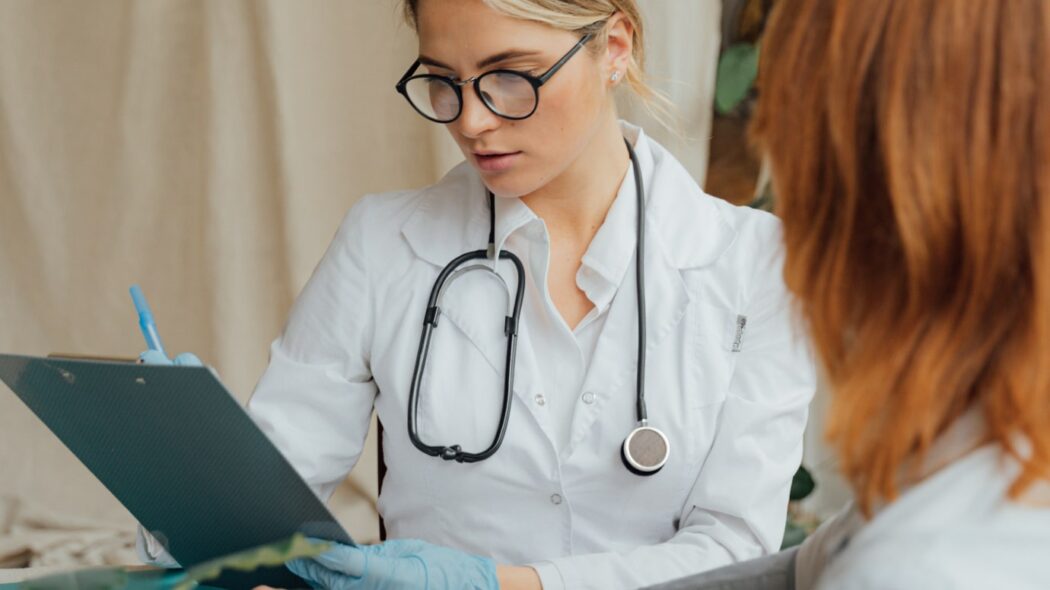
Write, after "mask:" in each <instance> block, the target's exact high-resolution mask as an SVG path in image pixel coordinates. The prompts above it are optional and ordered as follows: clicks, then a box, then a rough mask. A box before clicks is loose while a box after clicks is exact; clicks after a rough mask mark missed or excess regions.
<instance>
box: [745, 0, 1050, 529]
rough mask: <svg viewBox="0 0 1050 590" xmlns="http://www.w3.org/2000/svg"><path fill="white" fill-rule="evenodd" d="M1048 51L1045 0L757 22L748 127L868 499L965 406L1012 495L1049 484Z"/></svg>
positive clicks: (839, 425) (826, 6)
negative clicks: (1003, 468) (1012, 466)
mask: <svg viewBox="0 0 1050 590" xmlns="http://www.w3.org/2000/svg"><path fill="white" fill-rule="evenodd" d="M1048 60H1050V2H1047V1H1046V0H1009V1H1003V0H879V1H850V2H842V1H839V0H780V1H779V3H778V6H777V7H776V11H775V14H774V15H773V17H772V19H771V21H770V24H769V27H768V29H767V31H766V33H765V37H764V39H763V44H762V64H761V71H760V76H759V82H758V89H759V106H758V111H757V114H756V120H755V124H754V127H753V129H752V133H753V136H754V138H755V140H756V142H757V143H758V145H759V146H760V147H761V148H762V149H763V151H764V152H765V153H766V154H768V157H769V158H770V162H771V165H772V169H773V177H774V190H775V193H776V195H777V198H778V208H779V209H778V213H779V214H780V216H781V217H782V219H783V223H784V239H785V246H786V263H785V280H786V282H787V284H788V287H789V288H790V289H791V291H792V292H793V293H794V294H795V296H796V298H797V301H798V303H799V305H800V308H801V311H802V313H803V316H804V317H805V318H806V321H807V323H808V325H809V327H810V329H811V333H812V336H813V340H814V344H815V346H816V348H817V351H818V352H819V354H820V356H821V358H822V360H823V362H824V364H825V367H826V370H827V374H828V377H829V380H830V383H831V386H832V389H833V395H832V406H831V411H830V414H829V418H828V429H827V435H828V438H829V440H830V441H831V443H832V444H833V445H834V446H835V448H836V450H837V453H838V456H839V459H840V463H841V465H840V466H841V469H842V471H843V473H844V474H845V475H846V477H847V478H848V479H849V480H850V482H851V483H852V485H853V487H854V488H855V491H856V492H857V496H858V499H859V501H860V504H861V506H862V507H863V508H864V509H865V510H869V509H870V507H871V506H872V504H873V503H874V502H876V501H877V500H879V499H890V500H891V499H893V498H894V497H895V495H896V491H897V488H896V484H897V482H898V478H899V475H900V472H901V468H902V467H904V466H906V465H909V464H914V463H917V462H912V459H914V458H921V457H922V456H923V455H924V454H925V452H926V450H927V449H928V448H929V446H930V444H931V442H932V441H933V440H934V439H935V438H936V437H937V436H938V435H939V434H940V433H942V432H943V431H944V430H945V429H946V428H947V427H948V426H949V425H950V424H951V423H952V422H953V421H954V420H955V419H956V418H958V417H959V416H960V415H961V414H962V413H963V412H965V411H966V410H968V409H970V408H977V409H978V410H979V411H980V412H981V413H982V414H983V417H984V421H985V423H986V424H987V428H988V432H987V436H988V439H989V440H990V441H995V442H998V443H999V444H1001V445H1002V446H1003V448H1005V449H1006V450H1007V451H1008V452H1010V453H1011V454H1013V455H1014V456H1015V457H1017V459H1018V460H1019V461H1020V463H1021V465H1022V471H1021V474H1020V476H1019V477H1018V478H1017V480H1016V481H1015V482H1014V483H1013V486H1012V488H1011V495H1012V496H1013V497H1015V498H1016V497H1017V496H1018V495H1019V494H1021V493H1022V492H1023V491H1024V490H1025V489H1026V488H1027V487H1028V486H1029V485H1030V484H1032V483H1033V482H1035V481H1036V480H1040V479H1050V368H1048V364H1047V363H1048V362H1050V202H1048V199H1050V67H1048V65H1047V64H1048ZM1019 435H1020V436H1019ZM1019 439H1020V440H1025V441H1026V442H1025V444H1026V446H1030V448H1027V449H1026V450H1024V451H1023V452H1022V451H1021V449H1018V448H1017V447H1016V446H1015V443H1016V442H1017V441H1018V440H1019Z"/></svg>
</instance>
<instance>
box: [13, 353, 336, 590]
mask: <svg viewBox="0 0 1050 590" xmlns="http://www.w3.org/2000/svg"><path fill="white" fill-rule="evenodd" d="M0 380H2V381H4V383H6V384H7V385H8V387H10V388H11V390H12V391H14V393H15V394H16V395H17V396H18V397H19V398H20V399H21V400H22V401H23V402H24V403H25V404H26V405H27V406H28V407H29V409H30V410H32V412H33V413H34V414H36V415H37V417H38V418H40V420H41V421H42V422H43V423H44V424H45V425H46V426H47V427H48V428H49V429H50V430H51V432H53V433H54V434H55V436H57V437H58V438H59V439H60V440H61V441H62V443H63V444H65V445H66V447H67V448H69V450H70V451H72V452H73V454H74V455H76V457H77V459H79V460H80V461H81V463H83V464H84V465H85V466H86V467H87V468H88V469H89V470H90V471H91V473H92V474H94V475H95V477H97V478H98V479H99V481H101V482H102V484H103V485H105V486H106V488H108V489H109V491H110V492H111V493H112V494H113V495H114V496H116V498H117V499H118V500H119V501H120V502H121V503H122V504H123V505H124V507H125V508H127V509H128V511H129V512H131V514H132V515H134V516H135V518H136V519H138V521H139V522H140V523H141V524H142V526H143V527H144V528H146V529H147V530H149V531H150V532H151V533H152V534H153V535H154V536H155V537H157V539H158V540H160V541H161V543H162V544H164V545H165V546H166V547H167V549H168V551H169V553H171V555H172V556H173V557H174V558H175V559H176V560H177V561H178V562H179V563H180V564H182V565H183V566H184V567H188V566H192V565H196V564H198V563H202V562H204V561H208V560H211V559H214V558H217V557H221V556H224V555H228V554H230V553H234V552H237V551H241V550H244V549H249V548H252V547H256V546H259V545H262V544H266V543H271V542H274V541H279V540H282V539H285V538H287V537H289V536H291V535H292V534H294V533H296V532H300V533H303V534H306V535H308V536H311V537H318V538H322V539H326V540H331V541H339V542H342V543H347V544H352V543H353V540H352V539H351V538H350V535H349V534H347V532H346V531H345V530H344V529H343V527H342V526H341V525H340V524H339V523H338V522H337V521H336V519H335V518H334V517H333V516H332V514H331V513H330V512H329V511H328V509H327V508H326V507H325V505H324V504H323V503H322V502H321V501H320V500H319V499H318V498H317V497H316V496H315V495H314V493H313V491H312V490H311V489H310V487H309V486H308V485H307V484H306V482H304V481H303V480H302V478H300V477H299V475H298V473H296V471H295V469H294V468H293V467H292V466H291V465H290V464H289V463H288V461H287V460H286V459H285V458H284V456H283V455H282V454H281V452H280V451H279V450H278V449H277V448H276V447H275V446H274V445H273V443H271V442H270V440H269V439H268V438H267V436H266V435H265V434H264V433H263V432H262V431H261V430H259V428H258V427H257V426H256V425H255V423H254V422H253V421H252V419H251V417H249V416H248V414H247V412H245V410H244V409H243V408H242V407H241V405H240V404H239V403H238V402H237V400H236V399H235V398H234V397H233V396H232V395H231V394H230V393H229V391H227V389H226V388H225V387H224V386H223V385H222V383H220V382H219V380H218V378H217V377H216V375H215V373H214V372H213V371H212V370H211V369H209V368H207V367H177V366H163V365H146V364H138V363H127V362H115V361H97V360H85V359H66V358H55V357H48V358H40V357H31V356H20V355H6V354H0ZM2 436H3V435H2V433H0V437H2ZM259 583H266V584H270V585H276V586H284V587H303V586H304V584H303V582H302V581H301V580H299V578H297V577H295V576H293V575H292V574H291V572H288V571H287V570H286V569H285V568H283V567H277V568H269V569H267V570H259V571H257V572H255V574H254V575H253V574H235V575H232V576H227V575H226V574H224V577H223V578H222V579H220V580H219V583H218V584H217V585H219V586H221V587H231V588H237V587H252V586H254V585H255V584H259ZM209 584H214V582H209Z"/></svg>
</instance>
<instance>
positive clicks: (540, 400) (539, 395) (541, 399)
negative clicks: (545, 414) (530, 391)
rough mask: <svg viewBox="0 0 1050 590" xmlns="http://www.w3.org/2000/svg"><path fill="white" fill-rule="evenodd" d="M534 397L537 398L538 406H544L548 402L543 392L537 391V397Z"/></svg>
mask: <svg viewBox="0 0 1050 590" xmlns="http://www.w3.org/2000/svg"><path fill="white" fill-rule="evenodd" d="M533 399H535V401H536V405H537V406H542V405H544V404H546V403H547V398H545V397H543V394H542V393H537V394H536V397H535V398H533Z"/></svg>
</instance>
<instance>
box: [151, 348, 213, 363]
mask: <svg viewBox="0 0 1050 590" xmlns="http://www.w3.org/2000/svg"><path fill="white" fill-rule="evenodd" d="M139 360H140V361H142V362H144V363H146V364H147V365H176V366H179V367H203V366H204V363H202V362H201V360H200V359H199V358H197V355H195V354H193V353H192V352H184V353H182V354H180V355H179V356H177V357H175V358H174V359H169V358H168V357H166V356H164V353H162V352H161V351H159V350H147V351H146V352H144V353H142V354H140V355H139Z"/></svg>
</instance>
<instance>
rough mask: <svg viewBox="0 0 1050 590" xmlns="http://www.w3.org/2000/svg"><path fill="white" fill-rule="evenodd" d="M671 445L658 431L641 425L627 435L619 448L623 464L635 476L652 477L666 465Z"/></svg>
mask: <svg viewBox="0 0 1050 590" xmlns="http://www.w3.org/2000/svg"><path fill="white" fill-rule="evenodd" d="M670 454H671V444H670V443H669V442H668V441H667V436H666V435H664V433H663V432H660V430H659V429H657V428H653V427H652V426H649V425H647V424H641V425H639V426H638V427H637V428H635V429H634V430H632V431H631V433H630V434H628V435H627V438H626V439H625V440H624V441H623V446H622V447H621V448H620V458H621V459H623V464H624V465H625V466H626V467H627V469H628V470H630V472H631V473H634V474H636V475H654V474H656V473H657V472H658V471H660V470H661V469H663V466H664V464H665V463H667V457H668V456H669V455H670Z"/></svg>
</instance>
